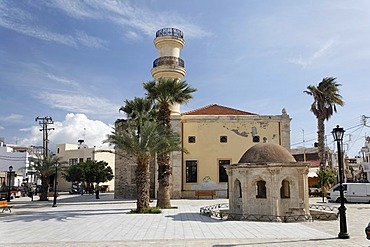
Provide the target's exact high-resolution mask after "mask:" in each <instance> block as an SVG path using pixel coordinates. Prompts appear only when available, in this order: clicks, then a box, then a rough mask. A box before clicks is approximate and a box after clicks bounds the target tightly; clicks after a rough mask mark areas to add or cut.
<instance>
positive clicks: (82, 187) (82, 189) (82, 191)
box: [80, 182, 85, 196]
mask: <svg viewBox="0 0 370 247" xmlns="http://www.w3.org/2000/svg"><path fill="white" fill-rule="evenodd" d="M84 190H85V183H84V182H82V183H81V185H80V192H81V196H82V195H83V194H84Z"/></svg>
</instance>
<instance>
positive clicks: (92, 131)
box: [19, 113, 113, 151]
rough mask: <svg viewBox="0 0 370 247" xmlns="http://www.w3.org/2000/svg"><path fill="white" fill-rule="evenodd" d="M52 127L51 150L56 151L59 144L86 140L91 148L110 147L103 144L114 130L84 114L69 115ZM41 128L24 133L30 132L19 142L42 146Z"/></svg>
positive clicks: (26, 144) (50, 132) (50, 136)
mask: <svg viewBox="0 0 370 247" xmlns="http://www.w3.org/2000/svg"><path fill="white" fill-rule="evenodd" d="M50 127H52V128H54V130H51V131H49V140H50V145H49V148H50V150H51V151H54V150H55V146H56V145H57V144H64V143H72V144H77V141H78V140H79V139H84V140H85V143H86V144H87V145H88V146H89V147H93V146H96V147H108V144H103V140H105V139H106V135H107V134H109V133H110V132H111V131H112V130H113V129H112V127H113V126H110V125H107V124H105V123H103V122H101V121H98V120H92V119H88V118H87V116H86V115H84V114H73V113H68V114H67V115H66V116H65V119H64V120H63V121H62V122H58V121H54V124H53V125H50ZM39 129H40V126H33V127H31V128H29V129H25V130H24V131H28V132H30V133H29V135H28V137H26V138H24V139H23V140H20V141H19V144H20V145H25V146H30V145H38V146H41V145H42V133H41V132H40V130H39Z"/></svg>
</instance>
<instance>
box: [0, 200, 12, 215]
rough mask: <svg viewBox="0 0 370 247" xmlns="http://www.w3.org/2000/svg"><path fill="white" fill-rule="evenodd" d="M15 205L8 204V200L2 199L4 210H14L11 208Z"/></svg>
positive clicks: (0, 204) (0, 206) (0, 205)
mask: <svg viewBox="0 0 370 247" xmlns="http://www.w3.org/2000/svg"><path fill="white" fill-rule="evenodd" d="M12 207H13V206H11V205H8V201H7V200H1V201H0V208H2V209H3V211H2V212H4V210H5V211H8V210H9V212H12V210H11V208H12Z"/></svg>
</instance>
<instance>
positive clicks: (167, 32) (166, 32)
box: [155, 28, 184, 39]
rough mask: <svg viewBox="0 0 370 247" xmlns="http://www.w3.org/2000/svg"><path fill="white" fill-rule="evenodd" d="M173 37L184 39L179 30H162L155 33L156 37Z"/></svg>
mask: <svg viewBox="0 0 370 247" xmlns="http://www.w3.org/2000/svg"><path fill="white" fill-rule="evenodd" d="M162 36H172V37H174V38H179V39H183V38H184V34H183V32H182V31H181V30H179V29H177V28H162V29H161V30H158V31H157V32H156V33H155V37H162Z"/></svg>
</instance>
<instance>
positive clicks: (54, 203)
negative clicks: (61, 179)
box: [53, 163, 58, 207]
mask: <svg viewBox="0 0 370 247" xmlns="http://www.w3.org/2000/svg"><path fill="white" fill-rule="evenodd" d="M57 178H58V163H55V177H54V202H53V207H56V206H57V183H58V181H57Z"/></svg>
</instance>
